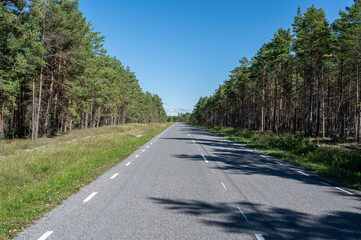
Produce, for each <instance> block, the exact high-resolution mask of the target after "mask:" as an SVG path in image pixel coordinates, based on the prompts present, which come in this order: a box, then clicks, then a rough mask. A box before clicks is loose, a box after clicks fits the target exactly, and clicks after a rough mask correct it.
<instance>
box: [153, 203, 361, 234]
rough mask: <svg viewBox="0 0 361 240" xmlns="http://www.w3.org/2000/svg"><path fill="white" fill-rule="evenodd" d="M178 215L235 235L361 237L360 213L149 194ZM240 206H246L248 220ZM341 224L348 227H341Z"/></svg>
mask: <svg viewBox="0 0 361 240" xmlns="http://www.w3.org/2000/svg"><path fill="white" fill-rule="evenodd" d="M148 199H150V200H151V201H152V202H153V203H154V204H158V205H161V206H163V207H164V208H165V209H167V210H169V211H173V212H174V213H175V214H180V215H190V216H192V217H194V218H195V219H196V221H198V222H201V223H202V224H203V225H205V226H209V227H217V228H219V230H220V231H224V232H229V233H233V234H245V233H247V234H252V235H254V234H256V233H262V235H263V236H264V237H265V239H267V240H268V239H286V240H296V239H297V240H299V239H325V240H326V239H350V240H352V239H358V240H359V239H361V231H360V228H361V222H360V219H361V214H359V213H351V212H342V211H334V212H330V213H329V214H327V215H321V216H320V215H318V216H315V215H311V214H306V213H302V212H297V211H292V210H289V209H283V208H276V207H268V206H265V205H261V204H251V203H248V202H234V203H225V202H216V203H214V202H206V201H197V200H189V199H169V198H156V197H149V198H148ZM237 207H240V208H241V209H243V212H244V213H245V215H246V216H247V219H248V220H249V222H247V221H246V220H245V218H244V217H243V216H242V214H241V213H240V211H239V210H238V208H237ZM340 225H343V226H348V227H347V228H340Z"/></svg>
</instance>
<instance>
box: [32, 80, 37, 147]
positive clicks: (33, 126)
mask: <svg viewBox="0 0 361 240" xmlns="http://www.w3.org/2000/svg"><path fill="white" fill-rule="evenodd" d="M35 109H36V106H35V76H34V77H33V108H32V112H31V140H32V141H34V139H35V131H36V128H35V125H36V124H35V122H36V119H35V118H36V114H35Z"/></svg>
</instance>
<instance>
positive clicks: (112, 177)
mask: <svg viewBox="0 0 361 240" xmlns="http://www.w3.org/2000/svg"><path fill="white" fill-rule="evenodd" d="M118 174H119V173H115V174H114V175H113V176H111V177H110V179H114V178H115V177H116V176H117V175H118Z"/></svg>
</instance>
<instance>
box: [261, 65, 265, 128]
mask: <svg viewBox="0 0 361 240" xmlns="http://www.w3.org/2000/svg"><path fill="white" fill-rule="evenodd" d="M265 77H266V67H264V69H263V75H262V109H261V130H262V131H264V130H265V114H264V100H265V97H264V94H265Z"/></svg>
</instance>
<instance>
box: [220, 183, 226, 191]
mask: <svg viewBox="0 0 361 240" xmlns="http://www.w3.org/2000/svg"><path fill="white" fill-rule="evenodd" d="M221 184H222V186H223V188H224V190H226V191H227V188H226V185H224V183H223V182H221Z"/></svg>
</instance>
